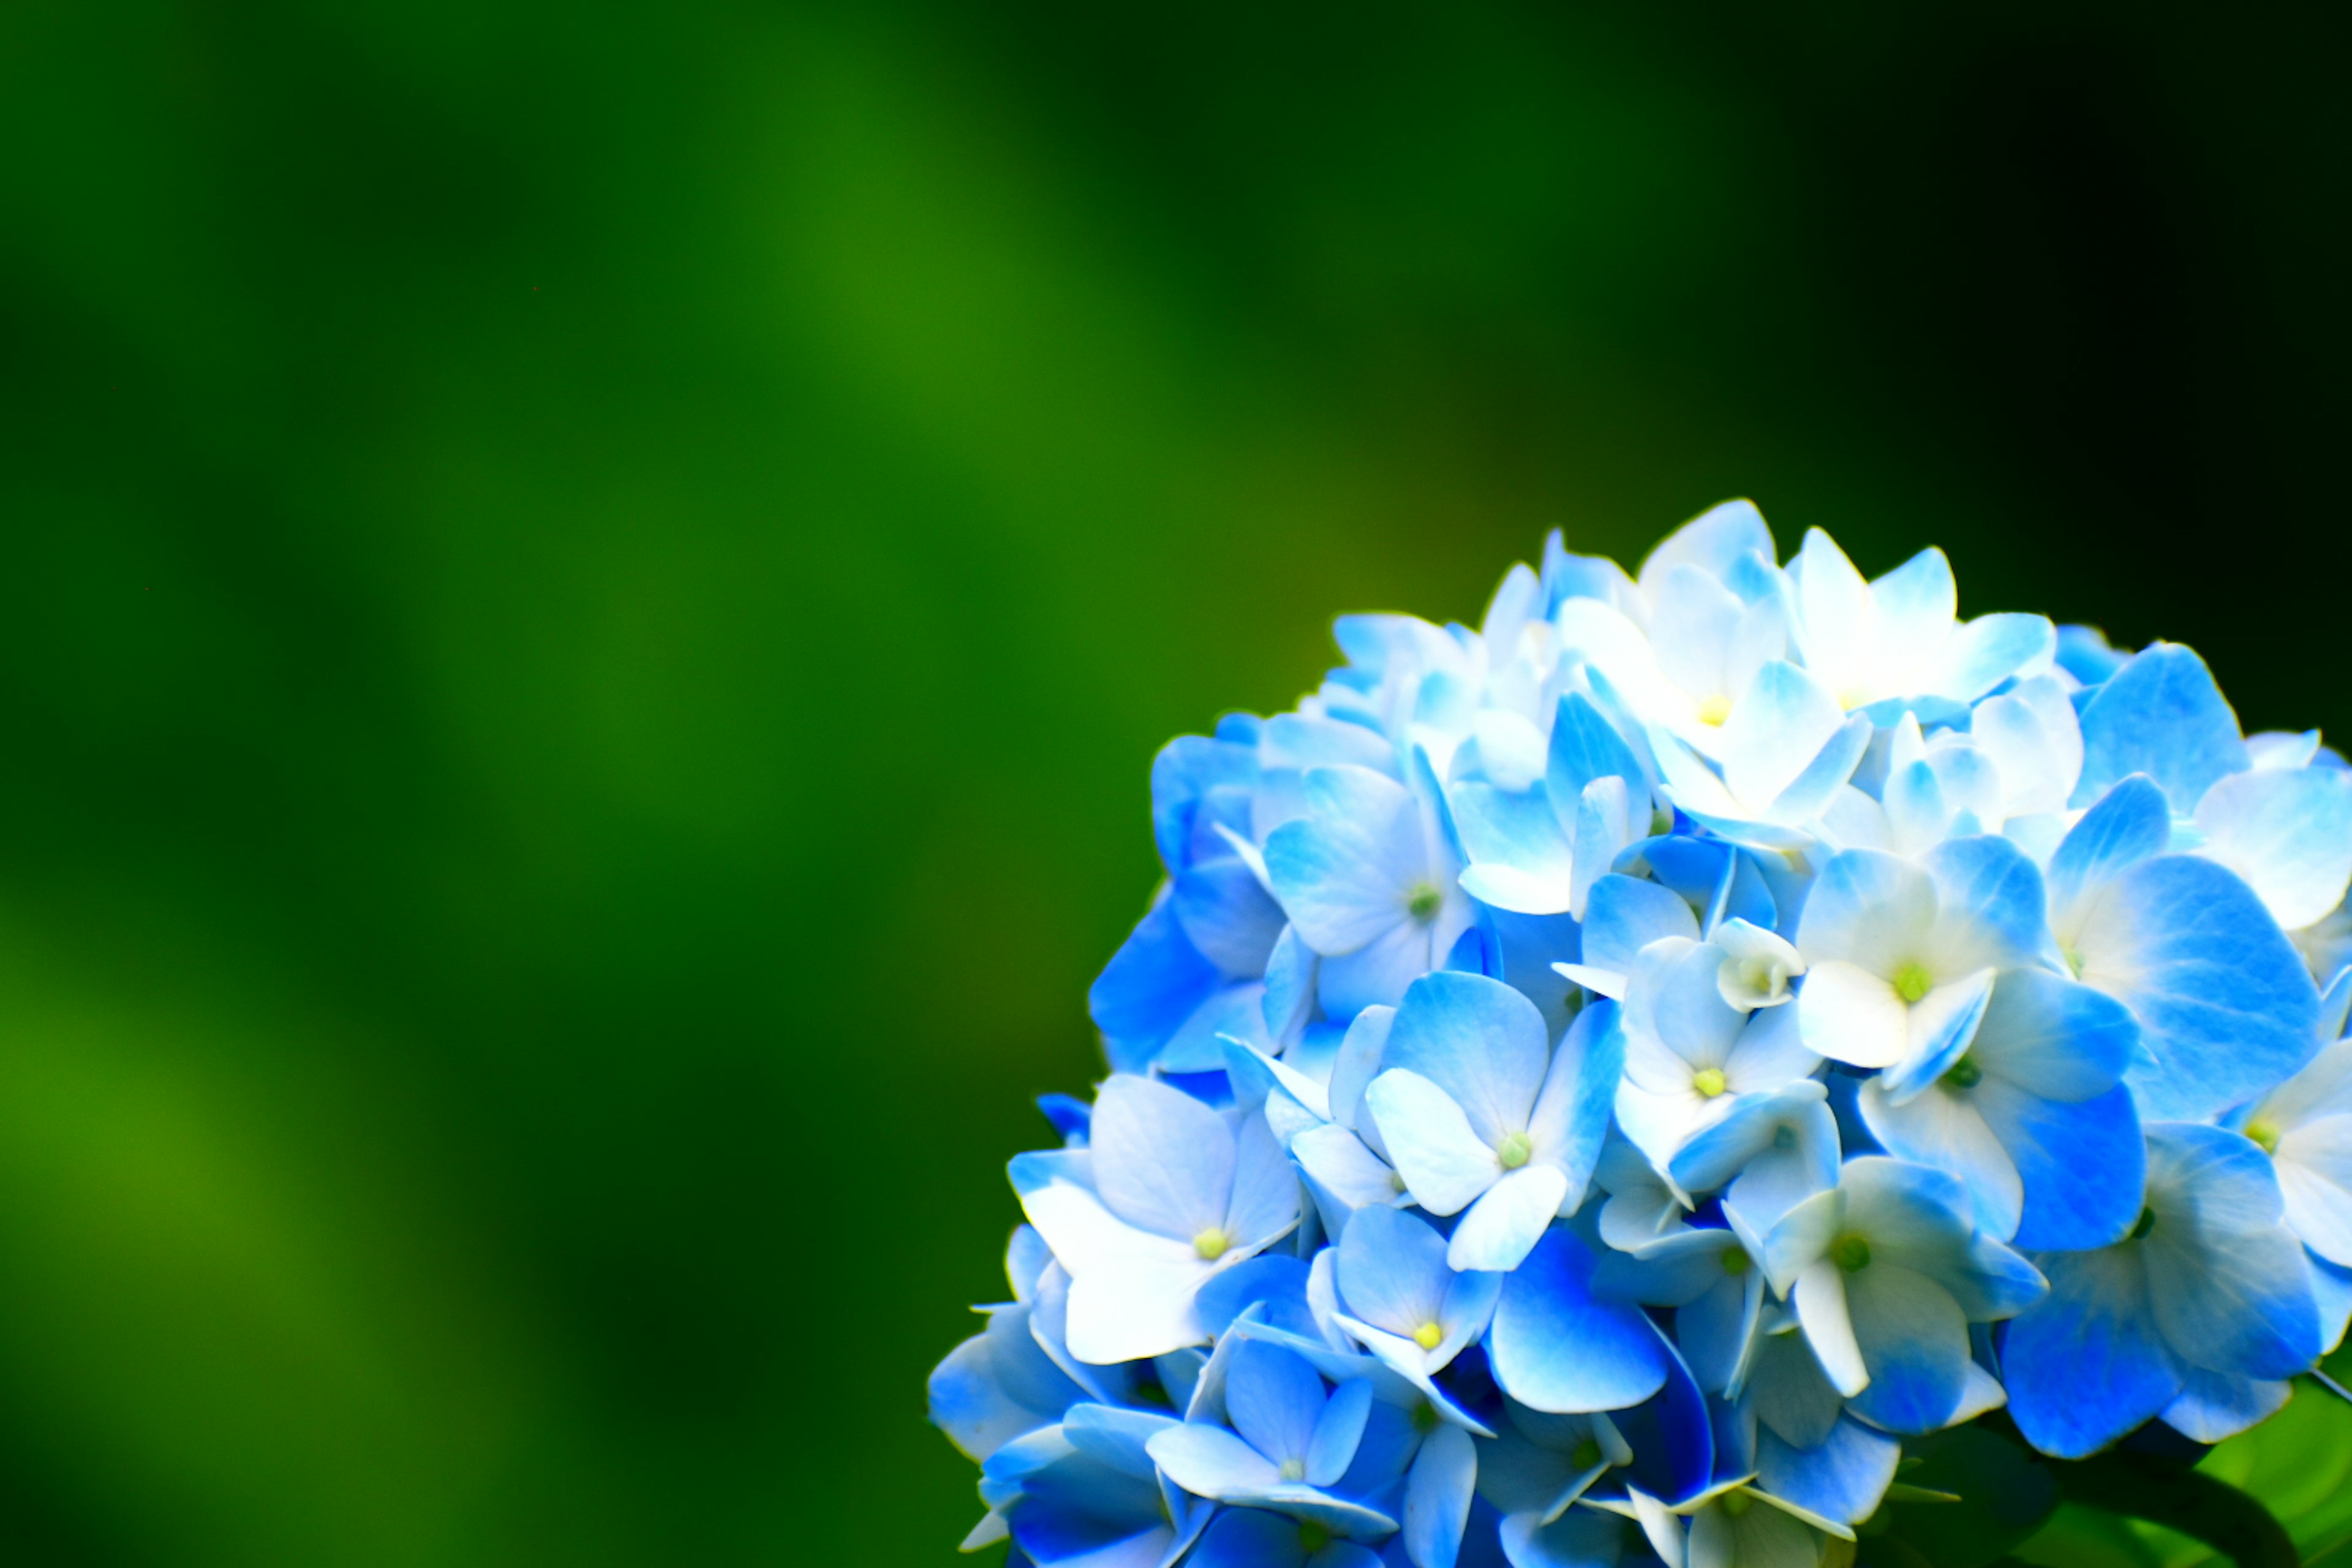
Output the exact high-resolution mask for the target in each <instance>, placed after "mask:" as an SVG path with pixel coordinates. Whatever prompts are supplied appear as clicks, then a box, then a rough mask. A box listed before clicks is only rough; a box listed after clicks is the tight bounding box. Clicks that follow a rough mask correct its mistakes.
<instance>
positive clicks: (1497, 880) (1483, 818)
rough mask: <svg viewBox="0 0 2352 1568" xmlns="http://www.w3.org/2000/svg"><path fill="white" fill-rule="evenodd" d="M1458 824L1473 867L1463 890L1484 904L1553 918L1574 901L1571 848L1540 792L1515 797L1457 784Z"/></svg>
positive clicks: (1488, 786)
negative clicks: (1571, 893) (1571, 896)
mask: <svg viewBox="0 0 2352 1568" xmlns="http://www.w3.org/2000/svg"><path fill="white" fill-rule="evenodd" d="M1453 804H1454V825H1455V826H1456V827H1458V828H1459V829H1460V831H1461V835H1462V847H1463V850H1464V852H1465V854H1466V855H1467V856H1468V857H1469V859H1470V865H1469V868H1467V869H1466V870H1465V871H1464V872H1463V873H1462V888H1463V890H1464V891H1465V892H1466V893H1468V894H1469V895H1470V896H1471V897H1472V898H1474V899H1476V900H1479V901H1480V902H1481V903H1487V904H1492V905H1494V906H1495V907H1496V909H1501V910H1514V911H1516V912H1517V913H1521V914H1531V915H1553V914H1560V913H1563V912H1564V911H1566V910H1568V908H1569V906H1570V891H1571V887H1572V882H1571V878H1570V873H1571V870H1572V868H1573V867H1574V863H1575V857H1574V852H1573V847H1572V845H1571V844H1570V840H1569V837H1568V835H1567V833H1565V832H1564V831H1563V830H1562V829H1561V826H1560V823H1559V817H1558V816H1554V815H1553V812H1552V807H1551V803H1550V801H1549V800H1548V799H1547V798H1545V796H1544V795H1542V793H1541V792H1539V791H1536V790H1528V791H1524V792H1521V793H1517V794H1513V793H1511V792H1508V791H1506V790H1500V789H1496V787H1495V786H1494V785H1492V784H1475V783H1474V784H1456V785H1454V791H1453Z"/></svg>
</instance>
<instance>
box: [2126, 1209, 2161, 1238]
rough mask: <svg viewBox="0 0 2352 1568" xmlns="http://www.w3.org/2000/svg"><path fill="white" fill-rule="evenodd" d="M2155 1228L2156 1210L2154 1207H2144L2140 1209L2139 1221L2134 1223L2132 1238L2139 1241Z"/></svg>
mask: <svg viewBox="0 0 2352 1568" xmlns="http://www.w3.org/2000/svg"><path fill="white" fill-rule="evenodd" d="M2155 1228H2156V1211H2155V1210H2154V1209H2142V1210H2140V1211H2139V1222H2138V1223H2137V1224H2136V1225H2134V1226H2132V1228H2131V1238H2132V1239H2133V1240H2134V1241H2137V1240H2138V1239H2139V1238H2140V1237H2143V1236H2146V1235H2147V1233H2148V1232H2149V1231H2151V1230H2154V1229H2155Z"/></svg>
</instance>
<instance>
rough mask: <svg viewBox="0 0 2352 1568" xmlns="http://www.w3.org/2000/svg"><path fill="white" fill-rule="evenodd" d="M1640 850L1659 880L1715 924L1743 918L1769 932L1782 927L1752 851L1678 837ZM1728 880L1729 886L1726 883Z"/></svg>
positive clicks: (1654, 840) (1662, 839)
mask: <svg viewBox="0 0 2352 1568" xmlns="http://www.w3.org/2000/svg"><path fill="white" fill-rule="evenodd" d="M1640 850H1641V858H1643V860H1644V861H1646V862H1647V863H1648V865H1649V868H1650V869H1651V871H1652V872H1653V873H1654V874H1655V875H1656V877H1657V879H1658V880H1659V881H1660V882H1662V883H1664V885H1665V886H1667V887H1669V888H1671V889H1674V890H1675V893H1676V894H1678V895H1680V897H1681V898H1682V900H1683V901H1684V902H1685V903H1686V904H1688V905H1690V906H1691V907H1692V908H1693V909H1704V910H1707V911H1708V912H1709V913H1710V914H1711V915H1712V916H1713V917H1714V918H1715V921H1717V922H1720V921H1727V920H1743V921H1747V922H1748V924H1750V925H1753V926H1760V927H1762V928H1763V929H1764V930H1766V931H1777V930H1779V929H1780V909H1779V906H1778V905H1777V903H1776V902H1775V900H1773V897H1772V889H1770V888H1769V886H1768V885H1767V884H1766V883H1765V880H1764V876H1763V873H1762V872H1761V871H1759V870H1758V869H1757V867H1756V858H1755V857H1754V856H1753V855H1751V854H1749V853H1748V851H1746V850H1744V849H1740V848H1738V847H1736V846H1733V845H1729V844H1725V843H1721V842H1719V841H1717V840H1716V839H1712V838H1690V837H1683V836H1682V835H1679V834H1676V835H1671V836H1668V837H1659V838H1652V839H1648V840H1646V841H1644V842H1643V844H1642V845H1641V846H1640ZM1726 877H1728V878H1729V879H1730V885H1729V887H1728V888H1727V887H1726V886H1725V885H1724V884H1725V879H1726Z"/></svg>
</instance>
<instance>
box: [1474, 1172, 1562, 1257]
mask: <svg viewBox="0 0 2352 1568" xmlns="http://www.w3.org/2000/svg"><path fill="white" fill-rule="evenodd" d="M1567 1198H1568V1175H1567V1173H1566V1172H1564V1171H1562V1170H1561V1169H1560V1168H1559V1166H1557V1165H1545V1164H1533V1165H1528V1166H1527V1167H1525V1168H1524V1169H1521V1170H1517V1171H1513V1172H1510V1173H1508V1174H1507V1175H1505V1176H1504V1177H1503V1179H1502V1180H1501V1181H1499V1182H1496V1184H1494V1185H1493V1186H1491V1187H1489V1188H1487V1189H1486V1193H1485V1194H1484V1195H1482V1196H1481V1197H1480V1198H1479V1199H1478V1201H1477V1202H1476V1203H1475V1204H1473V1205H1470V1212H1469V1213H1467V1214H1465V1215H1463V1216H1462V1220H1461V1223H1460V1224H1458V1225H1456V1226H1454V1236H1453V1239H1452V1240H1451V1241H1449V1242H1448V1243H1447V1244H1446V1248H1445V1261H1446V1263H1447V1264H1448V1265H1449V1266H1450V1267H1452V1268H1461V1269H1476V1270H1480V1271H1484V1272H1488V1273H1507V1272H1508V1271H1509V1270H1511V1269H1514V1268H1517V1267H1518V1266H1519V1264H1520V1263H1521V1261H1522V1260H1524V1259H1525V1258H1526V1257H1527V1255H1528V1251H1529V1250H1530V1249H1532V1248H1533V1247H1534V1246H1535V1244H1536V1242H1537V1241H1538V1238H1540V1237H1542V1235H1543V1233H1544V1227H1545V1226H1548V1225H1549V1224H1550V1223H1551V1222H1552V1218H1553V1216H1554V1215H1558V1214H1559V1212H1560V1210H1561V1208H1562V1207H1563V1206H1565V1205H1566V1200H1567Z"/></svg>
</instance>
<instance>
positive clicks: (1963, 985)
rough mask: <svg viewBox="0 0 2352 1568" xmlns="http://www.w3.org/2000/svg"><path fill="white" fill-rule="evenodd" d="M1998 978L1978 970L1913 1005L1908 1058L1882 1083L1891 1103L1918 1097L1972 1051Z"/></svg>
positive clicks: (1889, 1070)
mask: <svg viewBox="0 0 2352 1568" xmlns="http://www.w3.org/2000/svg"><path fill="white" fill-rule="evenodd" d="M1993 975H1994V971H1992V970H1990V969H1979V970H1978V971H1976V972H1975V973H1972V974H1967V975H1963V976H1961V977H1960V978H1959V979H1958V980H1955V981H1953V982H1951V983H1950V984H1945V985H1938V986H1937V987H1936V988H1935V989H1934V990H1932V991H1930V992H1928V993H1927V994H1926V995H1925V996H1922V997H1921V998H1920V999H1919V1000H1918V1001H1917V1002H1916V1003H1915V1004H1913V1005H1912V1006H1911V1008H1910V1009H1909V1016H1908V1017H1907V1018H1906V1019H1905V1020H1904V1023H1905V1039H1904V1047H1903V1059H1902V1060H1901V1061H1898V1062H1896V1063H1895V1064H1894V1065H1893V1066H1891V1067H1889V1068H1887V1069H1886V1070H1885V1072H1883V1073H1881V1074H1880V1075H1879V1077H1878V1079H1877V1083H1878V1087H1879V1089H1880V1091H1881V1092H1882V1093H1883V1094H1885V1097H1886V1099H1887V1100H1888V1101H1889V1102H1890V1103H1893V1104H1897V1105H1899V1104H1901V1103H1902V1102H1903V1101H1904V1100H1908V1099H1909V1098H1910V1097H1911V1096H1913V1095H1915V1094H1917V1093H1918V1092H1919V1091H1920V1090H1921V1089H1925V1088H1927V1086H1928V1085H1929V1084H1931V1083H1934V1082H1935V1081H1936V1080H1937V1079H1939V1078H1941V1077H1943V1076H1944V1073H1945V1070H1946V1069H1947V1068H1949V1067H1951V1065H1952V1064H1953V1063H1955V1062H1957V1061H1958V1060H1959V1059H1960V1058H1961V1056H1962V1055H1963V1054H1964V1053H1966V1052H1967V1050H1968V1048H1969V1045H1970V1044H1971V1043H1972V1042H1973V1041H1974V1040H1975V1039H1976V1037H1977V1026H1978V1025H1979V1024H1981V1023H1982V1022H1983V1021H1984V1015H1985V1006H1986V1005H1987V1004H1988V1003H1990V1001H1991V1000H1992V993H1993Z"/></svg>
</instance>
